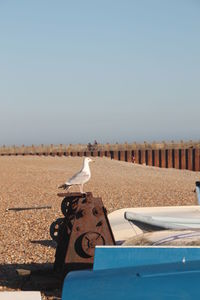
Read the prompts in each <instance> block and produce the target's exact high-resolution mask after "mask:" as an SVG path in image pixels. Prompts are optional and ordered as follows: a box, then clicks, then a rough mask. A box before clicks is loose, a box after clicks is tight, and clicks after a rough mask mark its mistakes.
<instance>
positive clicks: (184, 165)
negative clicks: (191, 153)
mask: <svg viewBox="0 0 200 300" xmlns="http://www.w3.org/2000/svg"><path fill="white" fill-rule="evenodd" d="M181 169H182V170H185V169H186V153H185V149H181Z"/></svg>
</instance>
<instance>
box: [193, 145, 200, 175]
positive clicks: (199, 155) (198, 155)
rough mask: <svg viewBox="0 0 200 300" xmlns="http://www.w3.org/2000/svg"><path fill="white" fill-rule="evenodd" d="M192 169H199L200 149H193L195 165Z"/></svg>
mask: <svg viewBox="0 0 200 300" xmlns="http://www.w3.org/2000/svg"><path fill="white" fill-rule="evenodd" d="M194 171H200V149H198V148H196V149H195V166H194Z"/></svg>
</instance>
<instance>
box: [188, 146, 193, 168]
mask: <svg viewBox="0 0 200 300" xmlns="http://www.w3.org/2000/svg"><path fill="white" fill-rule="evenodd" d="M192 154H193V149H192V148H189V149H188V170H190V171H192V170H193V161H192V157H193V155H192Z"/></svg>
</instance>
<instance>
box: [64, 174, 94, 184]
mask: <svg viewBox="0 0 200 300" xmlns="http://www.w3.org/2000/svg"><path fill="white" fill-rule="evenodd" d="M89 179H90V174H88V173H86V172H83V171H80V172H78V173H76V174H75V175H74V176H72V177H71V178H70V179H69V180H68V181H67V182H66V184H68V185H72V184H83V183H85V182H87V181H88V180H89Z"/></svg>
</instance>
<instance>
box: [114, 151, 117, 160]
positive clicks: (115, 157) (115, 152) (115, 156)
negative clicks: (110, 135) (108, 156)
mask: <svg viewBox="0 0 200 300" xmlns="http://www.w3.org/2000/svg"><path fill="white" fill-rule="evenodd" d="M113 159H116V160H118V151H117V150H115V151H113Z"/></svg>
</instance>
